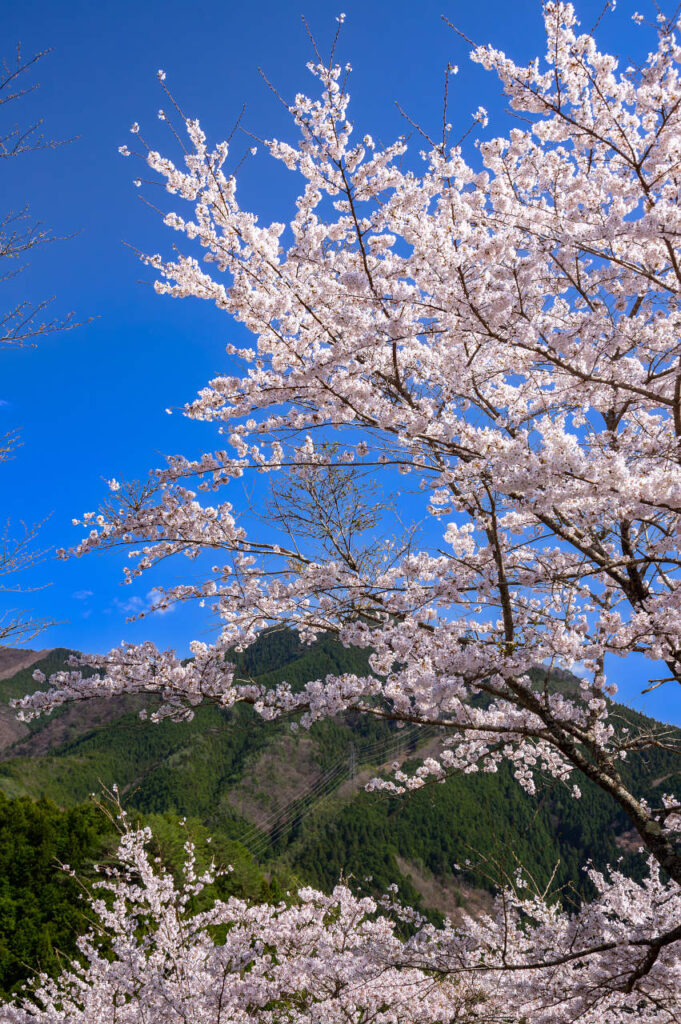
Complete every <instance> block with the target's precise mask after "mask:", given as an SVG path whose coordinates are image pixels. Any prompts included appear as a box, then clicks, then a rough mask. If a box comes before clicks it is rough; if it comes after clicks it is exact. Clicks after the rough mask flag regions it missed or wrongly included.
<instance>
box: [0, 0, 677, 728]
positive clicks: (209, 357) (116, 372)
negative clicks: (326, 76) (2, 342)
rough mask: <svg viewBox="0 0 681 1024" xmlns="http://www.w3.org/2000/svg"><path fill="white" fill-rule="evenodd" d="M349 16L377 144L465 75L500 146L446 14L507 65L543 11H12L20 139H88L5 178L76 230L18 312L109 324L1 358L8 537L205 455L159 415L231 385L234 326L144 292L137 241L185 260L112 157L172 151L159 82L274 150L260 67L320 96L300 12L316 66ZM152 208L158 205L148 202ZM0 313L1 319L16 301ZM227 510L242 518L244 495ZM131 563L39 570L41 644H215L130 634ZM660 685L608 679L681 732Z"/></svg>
mask: <svg viewBox="0 0 681 1024" xmlns="http://www.w3.org/2000/svg"><path fill="white" fill-rule="evenodd" d="M578 6H579V12H580V17H581V20H582V23H583V25H584V26H585V27H591V25H592V24H593V23H594V22H595V21H596V19H597V17H598V15H599V13H600V10H601V7H602V3H601V0H597V2H594V0H587V2H582V3H581V4H579V5H578ZM638 7H639V8H640V9H641V10H642V12H643V13H645V14H647V15H649V16H650V18H651V20H652V19H654V15H655V12H654V9H653V7H652V4H647V3H646V0H641V3H640V4H638ZM635 9H636V5H634V4H633V3H632V2H631V0H629V2H626V0H620V3H619V6H618V10H617V12H616V13H615V14H614V15H613V14H609V15H607V16H606V18H605V19H604V21H603V22H602V24H601V27H600V30H599V38H600V39H601V40H602V42H603V44H604V46H605V45H607V46H608V47H609V48H611V49H613V50H615V51H616V52H619V53H621V54H622V55H623V56H624V57H628V56H630V55H634V56H639V57H640V56H641V45H642V43H644V41H645V37H644V36H643V34H642V33H641V32H640V31H637V30H636V29H635V28H634V26H633V25H632V23H631V20H630V18H631V14H632V13H633V12H634V10H635ZM341 10H344V11H345V12H346V13H347V21H346V24H345V26H344V29H343V33H342V37H341V43H340V47H339V51H338V53H339V56H340V58H341V59H342V60H343V61H345V60H350V61H351V62H352V65H353V75H352V79H351V85H350V92H351V94H352V97H353V102H352V106H351V114H352V117H353V119H354V121H355V123H356V125H357V127H358V129H359V130H360V131H361V133H364V132H367V131H368V132H371V134H373V135H374V136H375V137H376V138H379V139H381V140H382V141H390V140H392V139H393V138H394V137H395V136H397V135H400V134H402V133H404V131H405V128H406V127H407V126H406V125H405V122H404V121H403V120H402V119H401V117H400V115H399V114H398V112H397V111H396V109H395V106H394V103H395V101H398V102H399V103H400V104H401V105H402V106H403V107H404V108H405V109H406V110H407V112H408V113H409V114H410V115H411V116H413V117H414V118H415V119H416V120H418V121H419V122H420V123H422V124H423V125H424V127H426V128H431V129H432V131H433V132H437V130H438V128H439V125H440V123H441V99H442V85H443V70H444V68H445V66H446V64H447V63H448V62H452V63H455V64H458V65H459V67H460V69H461V71H460V74H459V75H458V76H457V78H455V79H454V81H453V91H452V94H451V97H452V105H451V108H450V120H452V121H453V122H454V124H455V125H457V124H460V125H461V129H462V131H463V130H465V128H466V127H467V126H468V124H469V117H470V113H471V112H472V111H473V110H475V109H476V107H477V106H478V105H479V104H482V105H483V106H485V107H487V108H488V110H489V112H490V115H491V117H490V125H489V127H488V128H487V129H486V132H485V134H486V135H487V136H493V135H497V134H502V133H503V132H504V131H505V130H506V129H507V128H508V125H509V122H508V118H507V115H506V113H505V105H504V102H503V99H502V98H501V97H500V95H499V90H498V86H497V85H496V82H495V80H494V78H493V77H492V76H490V75H487V74H485V73H484V72H482V71H481V70H480V69H479V68H478V67H477V66H474V65H472V64H471V63H470V62H469V60H468V47H467V45H466V44H465V43H464V42H463V41H462V40H461V39H460V38H458V37H457V36H456V35H455V34H454V33H453V32H452V31H451V29H449V28H447V26H446V25H444V24H443V22H442V21H441V17H440V16H441V15H442V14H444V15H446V16H447V17H448V18H449V19H450V20H451V21H453V22H455V23H456V24H457V25H458V26H460V27H461V29H463V30H464V31H465V32H466V34H468V35H469V36H471V37H473V38H474V39H476V40H478V41H480V42H484V41H490V42H492V43H493V44H495V45H497V46H500V47H501V48H503V49H505V50H506V51H507V52H508V53H509V54H510V55H511V56H512V57H514V58H515V59H518V60H523V61H524V60H527V59H529V58H532V57H533V56H534V55H536V54H537V53H540V54H541V53H543V43H544V37H543V28H542V23H541V17H540V4H539V3H538V2H534V0H515V2H514V3H503V2H499V0H479V2H478V3H476V4H470V3H463V2H461V0H420V2H418V3H416V2H413V0H334V2H333V3H329V2H328V0H316V2H314V3H306V0H262V2H259V3H254V4H251V5H247V4H243V3H239V4H237V3H234V2H232V0H199V2H195V3H193V4H188V3H186V2H182V3H181V2H179V0H166V2H163V3H162V2H160V0H138V2H135V3H133V2H132V0H122V2H117V3H113V2H110V0H100V2H98V3H92V2H91V0H75V2H70V3H69V4H64V3H59V2H56V0H52V2H47V0H9V2H6V3H5V4H4V5H2V13H0V38H1V39H2V40H3V55H4V56H7V57H10V58H11V56H12V47H13V45H14V44H15V43H16V42H18V41H20V42H21V43H22V46H23V48H24V50H25V52H26V53H27V54H28V53H29V52H34V51H36V50H40V49H44V48H48V47H53V48H54V49H53V53H51V54H50V55H49V56H47V57H46V58H45V59H44V60H43V61H41V62H40V65H39V67H38V69H37V70H36V74H35V80H36V81H38V82H40V86H41V87H40V89H39V90H38V91H37V92H35V93H34V94H32V95H31V96H30V97H28V98H27V99H26V100H24V101H22V106H16V108H15V111H14V113H15V115H16V116H17V117H19V118H20V119H21V120H22V121H25V120H28V119H30V118H35V117H40V116H42V117H44V119H45V130H46V132H47V134H49V135H50V136H51V137H53V138H72V137H75V138H74V141H73V142H71V143H70V144H69V145H65V146H63V147H61V148H59V149H57V150H55V151H52V152H44V153H36V154H31V155H28V156H26V157H23V158H22V159H21V160H17V161H14V162H11V163H10V162H8V161H5V162H4V163H3V164H2V165H0V174H1V175H2V192H1V195H2V205H3V209H4V208H5V207H9V206H13V207H19V206H21V205H22V204H24V203H25V202H29V203H30V204H31V207H32V211H33V214H34V216H35V217H36V218H38V219H39V220H41V221H43V222H44V223H45V224H46V225H47V226H50V227H51V228H53V229H54V231H55V233H56V234H60V235H71V234H74V233H75V237H73V238H71V239H70V240H68V241H63V242H59V243H55V244H54V245H51V246H48V247H46V248H45V249H44V250H42V251H40V252H38V253H37V254H36V255H35V258H34V259H33V260H32V265H31V268H30V270H29V271H28V272H27V273H26V274H25V275H24V276H23V277H22V279H21V281H20V282H19V284H20V285H21V288H20V289H19V290H18V291H17V292H16V294H18V295H27V296H29V297H32V298H34V299H39V298H43V297H45V296H47V295H52V294H54V295H56V296H57V298H56V301H55V304H54V307H55V311H56V312H60V313H65V312H68V311H71V310H73V311H75V313H76V314H77V316H78V317H81V318H83V319H85V318H88V317H94V318H96V319H94V320H93V321H92V322H91V323H89V324H88V325H86V326H84V327H81V328H80V329H78V330H75V331H71V332H69V333H66V334H59V335H55V336H54V337H52V338H49V339H47V340H43V341H42V342H41V343H40V345H39V346H38V347H37V348H35V349H25V350H22V351H15V352H12V351H5V352H2V353H0V433H2V432H4V430H7V429H12V428H20V429H21V435H22V441H23V446H22V448H21V449H20V450H19V451H18V453H17V457H16V459H15V460H14V461H13V462H12V463H10V464H8V465H6V466H4V467H3V468H2V475H1V478H0V488H1V490H0V493H1V495H2V505H1V507H0V513H1V514H3V515H5V514H6V515H9V516H11V517H12V519H13V520H14V521H15V522H18V521H20V520H25V521H35V520H38V519H42V518H44V517H47V516H49V517H50V518H49V520H48V522H47V523H46V524H45V526H44V528H43V531H42V538H43V542H44V545H45V546H50V545H53V546H54V547H59V546H68V545H70V544H73V543H74V542H76V541H77V539H78V537H79V533H80V531H79V530H78V529H74V528H73V527H72V526H71V519H72V517H74V516H79V515H80V514H81V513H82V512H83V511H87V510H94V509H95V508H96V507H97V505H98V503H99V501H100V500H101V498H102V496H103V494H104V485H103V483H102V478H104V477H106V478H108V477H112V476H116V477H118V478H121V477H125V478H130V477H135V476H139V477H143V476H145V475H146V472H147V470H148V469H149V468H150V467H151V466H154V465H157V464H159V463H160V462H161V454H167V453H174V452H184V453H186V454H198V453H199V452H200V451H201V450H204V449H208V448H210V446H211V444H212V443H213V435H212V431H210V430H209V429H208V428H204V426H203V425H201V424H192V423H188V422H185V421H183V419H182V417H180V416H173V417H168V416H167V415H166V414H165V412H164V410H165V408H166V407H167V406H179V405H181V404H182V403H183V402H184V401H186V400H188V399H191V398H192V397H193V395H194V394H195V392H196V391H197V389H198V388H200V387H201V386H202V385H204V384H205V382H206V381H207V380H208V379H209V377H210V376H212V375H213V374H214V373H215V372H217V371H220V370H222V369H224V367H225V355H224V346H225V344H226V342H227V341H229V340H234V339H235V338H238V337H240V336H241V329H240V328H237V327H235V326H234V325H233V324H231V323H230V322H229V320H227V319H226V318H225V316H224V314H219V313H218V312H217V311H216V310H214V309H213V308H212V307H209V306H208V305H207V304H204V303H200V302H198V301H195V300H192V301H189V300H185V301H182V302H175V301H172V300H170V299H163V298H159V297H157V296H156V295H155V294H154V293H153V291H152V290H151V289H150V288H149V286H148V285H144V284H142V283H140V279H141V278H148V277H149V274H148V272H147V271H145V269H144V268H143V267H142V266H141V264H139V263H138V262H137V261H136V258H135V256H134V254H133V252H132V251H131V250H130V249H129V248H126V246H125V245H124V243H130V244H131V245H133V246H137V247H139V248H140V249H143V250H145V251H148V252H152V251H163V250H165V251H168V246H169V245H170V244H171V242H172V238H171V235H170V232H168V230H167V229H164V228H163V227H162V226H161V225H160V223H159V219H158V217H157V215H156V214H154V213H153V212H151V211H149V210H148V209H147V208H145V207H144V206H143V204H142V203H141V202H140V193H139V192H138V191H137V190H136V189H135V187H134V186H133V184H132V179H133V178H135V177H136V176H137V175H138V174H139V173H140V172H141V171H142V172H143V168H142V166H141V165H139V164H137V163H134V162H133V161H131V160H125V159H123V158H122V157H120V156H119V155H118V153H117V149H118V146H119V145H121V144H122V143H125V142H130V141H131V140H132V137H131V136H130V135H129V134H128V129H129V126H130V124H131V123H132V122H133V121H139V122H140V124H141V125H142V128H143V130H145V133H146V134H147V135H148V136H149V138H150V140H152V141H153V142H154V144H155V145H157V146H158V148H160V149H163V148H164V147H166V144H167V143H169V139H168V137H167V136H166V135H165V134H164V130H163V126H162V125H161V124H160V122H159V121H158V120H157V118H156V112H157V110H158V108H159V107H161V106H167V101H166V99H165V97H164V96H163V95H162V93H161V91H160V89H159V87H158V83H157V82H156V70H157V69H158V68H163V69H165V71H166V72H167V75H168V84H169V85H170V87H171V89H172V91H173V92H174V93H175V95H176V96H177V97H178V99H179V100H180V101H181V104H182V106H183V108H184V109H185V111H186V112H187V113H188V114H189V115H190V116H198V117H199V118H200V120H201V122H202V124H203V126H204V128H205V129H206V130H207V131H208V133H209V137H210V138H211V139H212V140H213V141H217V140H218V139H221V138H223V137H224V136H225V135H226V134H228V133H229V132H230V131H231V128H232V125H233V123H234V121H235V119H236V117H237V115H238V113H239V111H240V109H241V106H242V104H243V103H246V105H247V109H246V115H245V118H244V122H243V123H244V125H245V127H246V128H248V129H249V130H251V131H253V132H254V133H255V134H257V135H259V136H261V137H272V136H278V137H289V136H290V134H291V129H290V125H289V122H288V120H287V117H286V113H285V111H284V110H283V109H282V108H281V106H280V105H279V104H278V103H277V101H276V100H275V99H274V97H273V96H272V94H271V92H270V91H269V90H268V88H267V86H266V85H265V84H264V82H263V81H262V79H261V78H260V76H259V74H258V70H257V69H258V66H259V65H260V66H262V68H263V69H264V71H265V72H266V74H267V76H268V77H269V78H270V80H271V81H272V82H274V83H275V84H276V86H277V87H278V88H279V90H280V91H281V93H282V94H283V95H284V96H287V97H291V96H292V95H293V94H294V93H295V92H297V91H306V90H308V89H309V88H311V86H312V79H311V76H310V75H309V72H307V70H306V69H305V62H306V61H307V60H309V59H310V57H311V50H310V44H309V40H308V38H307V36H306V34H305V31H304V29H303V27H302V25H301V22H300V15H301V14H305V15H306V17H307V18H308V20H309V23H310V25H311V27H312V30H313V32H314V33H315V35H316V37H317V39H318V41H319V43H320V46H321V47H322V48H323V51H324V52H325V51H326V49H327V47H328V45H329V43H330V40H331V38H332V36H333V33H334V31H335V27H336V23H335V20H334V19H335V16H336V14H338V13H340V11H341ZM251 144H252V143H251V140H249V139H248V138H247V137H243V138H242V139H237V141H236V143H235V151H236V152H237V155H240V152H241V151H242V150H245V149H246V148H247V147H248V146H250V145H251ZM415 148H416V149H418V148H419V147H418V143H415ZM141 176H142V177H144V174H143V173H142V175H141ZM292 186H293V182H292V181H291V180H286V179H285V178H283V177H282V175H281V172H280V171H275V172H274V173H273V172H272V167H271V164H270V162H269V161H268V160H267V158H266V157H265V156H264V155H262V156H261V155H258V156H257V157H256V158H254V159H249V161H248V162H247V163H246V165H245V166H244V167H243V168H242V171H241V172H240V193H241V196H242V200H243V201H245V202H248V203H249V204H251V205H252V206H253V208H254V209H256V210H257V211H258V213H259V214H260V215H261V216H262V217H263V218H265V219H267V218H272V219H274V218H276V219H280V220H281V219H286V218H289V217H290V216H292V213H291V210H292V207H291V199H292V197H293V192H292ZM143 191H144V190H143ZM146 194H147V195H149V197H150V198H152V199H153V198H154V195H153V190H151V191H150V190H149V189H147V190H146ZM3 291H4V294H3ZM0 301H2V302H4V303H5V306H6V305H8V304H9V294H8V289H7V287H6V286H5V287H4V289H0ZM5 306H3V307H2V308H5ZM233 500H234V501H235V503H237V504H238V502H239V494H238V493H235V494H234V495H233ZM120 564H121V559H120V558H119V557H118V556H115V555H109V556H102V557H90V558H87V559H81V560H71V561H69V562H66V563H64V562H59V561H53V560H49V559H48V560H47V561H45V562H43V563H42V565H40V566H39V567H38V568H37V569H35V570H34V571H33V572H32V574H31V576H30V582H33V583H36V584H38V583H41V582H46V581H51V586H49V587H48V588H46V589H44V590H39V591H37V592H35V593H33V594H31V595H23V596H18V597H17V599H16V602H15V603H17V604H23V605H25V606H31V607H33V608H34V609H35V610H36V611H37V612H38V613H40V614H43V615H46V616H49V617H52V618H55V619H58V620H61V621H60V624H59V625H56V626H54V627H53V628H52V629H51V630H50V631H49V632H48V633H46V634H44V635H43V637H42V638H41V640H40V643H41V644H42V645H44V646H57V645H64V646H71V647H75V648H79V649H81V650H90V651H103V650H106V649H108V648H110V647H111V646H113V645H115V644H117V643H119V642H120V641H121V640H122V639H123V638H125V639H126V640H141V639H142V638H144V637H150V638H151V639H154V640H155V641H156V642H157V643H159V644H160V645H162V646H174V647H177V648H178V649H179V650H180V651H182V652H184V651H186V645H187V643H188V641H189V640H190V639H191V638H192V637H194V636H201V635H202V633H204V632H205V631H206V628H207V625H206V623H204V622H202V621H201V620H200V618H199V617H198V615H199V613H198V609H197V610H195V611H189V610H185V611H176V612H172V613H170V614H167V615H163V616H161V615H156V616H154V617H153V618H150V619H145V620H144V621H143V622H142V623H135V624H126V623H125V618H126V614H128V613H127V612H126V607H125V606H126V604H127V603H128V602H129V601H130V599H131V597H133V596H136V597H137V598H138V599H139V600H142V601H143V600H145V599H146V593H147V591H148V590H149V588H150V586H151V583H148V584H146V586H142V587H140V588H139V589H138V590H136V591H132V590H131V588H121V587H120V586H119V580H120V575H121V574H120ZM166 581H167V577H166ZM152 582H153V581H152ZM0 596H2V597H3V598H5V599H6V598H7V595H0ZM647 670H648V669H647V665H646V663H645V662H640V661H637V662H636V663H633V662H628V663H626V664H620V665H616V666H613V669H612V675H613V677H614V678H615V679H616V681H617V682H618V683H620V685H621V687H622V696H623V697H624V698H625V699H627V700H632V701H635V703H636V704H637V706H639V707H641V708H644V709H646V710H648V711H649V712H650V713H652V714H655V715H656V717H659V718H665V719H673V720H677V721H681V698H680V697H679V696H677V694H676V692H675V691H672V690H669V689H668V688H665V689H664V690H663V691H662V692H658V694H657V695H653V696H652V697H649V698H647V699H645V700H643V701H639V700H637V699H635V698H636V694H637V693H638V691H640V689H641V688H642V686H643V685H645V681H646V679H647Z"/></svg>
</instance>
